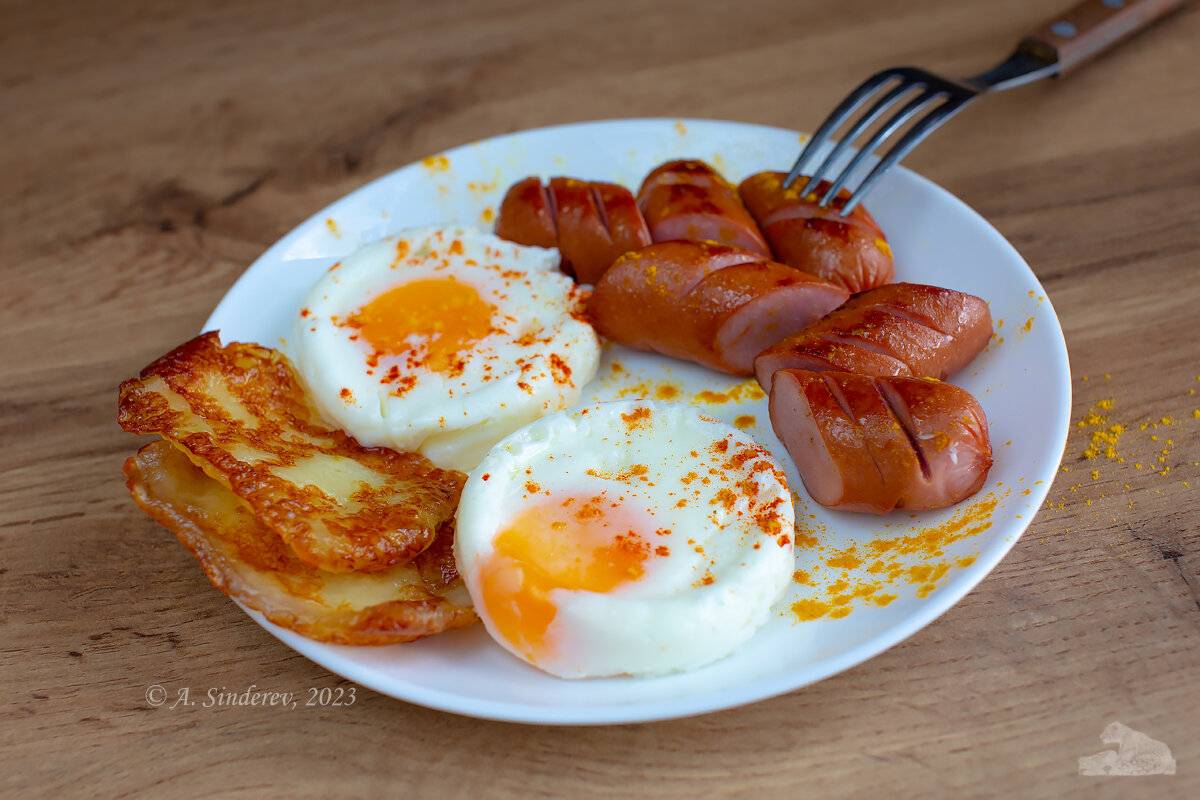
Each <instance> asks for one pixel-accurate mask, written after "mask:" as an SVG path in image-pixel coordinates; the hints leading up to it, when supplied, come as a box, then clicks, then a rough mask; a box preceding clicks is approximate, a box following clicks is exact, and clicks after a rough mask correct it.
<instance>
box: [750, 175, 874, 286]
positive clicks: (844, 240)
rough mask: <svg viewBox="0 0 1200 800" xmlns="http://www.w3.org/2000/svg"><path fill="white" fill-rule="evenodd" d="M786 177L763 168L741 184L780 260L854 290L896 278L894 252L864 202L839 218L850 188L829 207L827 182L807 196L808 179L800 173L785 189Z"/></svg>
mask: <svg viewBox="0 0 1200 800" xmlns="http://www.w3.org/2000/svg"><path fill="white" fill-rule="evenodd" d="M785 177H786V174H785V173H783V172H760V173H758V174H756V175H751V176H750V177H749V178H746V180H744V181H742V183H741V186H739V187H738V194H740V195H741V198H742V202H743V203H745V204H746V208H747V209H749V211H750V214H751V215H752V216H753V217H754V219H755V220H756V221H757V222H758V225H759V228H760V229H761V230H762V232H763V235H764V236H765V237H766V239H767V241H768V242H769V243H770V245H771V251H772V252H773V253H774V254H775V258H776V259H778V260H779V261H782V262H783V263H784V264H787V265H788V266H790V267H795V268H796V269H799V270H804V271H805V272H811V273H812V274H814V275H816V276H817V277H819V278H824V279H825V280H827V281H832V282H834V283H837V284H840V285H842V286H845V287H846V288H847V289H848V290H850V291H851V292H861V291H864V290H866V289H870V288H872V287H875V286H881V285H883V284H885V283H890V282H891V281H892V278H893V276H894V275H895V265H894V264H893V262H892V250H891V248H890V247H889V246H888V243H887V237H886V236H884V235H883V231H882V230H880V228H879V225H878V224H877V223H876V222H875V219H874V218H873V217H872V216H871V215H870V213H869V212H868V211H867V210H866V209H865V208H863V207H862V205H858V206H855V207H854V210H853V211H851V212H850V214H849V215H847V216H846V217H841V216H839V214H840V213H841V210H842V207H843V206H844V205H845V204H846V201H847V200H849V199H850V192H848V191H846V190H845V189H842V190H841V191H839V192H838V195H837V197H836V198H834V200H833V202H831V203H830V204H829V207H828V208H821V207H820V206H819V205H818V204H817V198H819V197H821V196H822V195H824V193H825V192H826V190H828V189H829V186H830V184H829V182H828V181H821V183H820V184H819V185H818V187H817V190H816V192H814V193H812V194H809V195H808V196H807V197H803V196H801V194H800V192H801V191H802V190H803V189H804V187H805V185H806V184H807V183H808V178H806V177H804V176H800V177H799V178H798V179H797V180H796V182H795V183H793V184H792V185H791V186H790V187H788V188H787V189H784V188H783V179H784V178H785Z"/></svg>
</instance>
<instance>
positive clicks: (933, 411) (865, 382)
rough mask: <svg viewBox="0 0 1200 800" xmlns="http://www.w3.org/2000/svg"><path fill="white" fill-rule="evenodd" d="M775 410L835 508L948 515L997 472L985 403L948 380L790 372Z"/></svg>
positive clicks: (799, 462) (775, 421)
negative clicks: (943, 511)
mask: <svg viewBox="0 0 1200 800" xmlns="http://www.w3.org/2000/svg"><path fill="white" fill-rule="evenodd" d="M769 409H770V415H771V426H772V427H773V428H774V429H775V433H776V435H777V436H778V437H779V439H780V441H782V442H783V444H784V446H785V447H786V448H787V451H788V453H789V454H790V455H791V457H792V460H793V461H794V462H795V464H796V469H797V470H798V471H799V472H800V478H801V479H802V480H803V481H804V486H805V488H806V489H808V493H809V494H810V495H811V496H812V498H813V499H814V500H816V501H817V502H818V503H820V504H821V505H823V506H826V507H828V508H835V509H838V510H841V511H860V512H867V513H872V514H886V513H887V512H889V511H891V510H893V509H897V508H904V509H909V510H925V509H931V508H944V507H945V506H951V505H954V504H955V503H958V502H960V501H962V500H964V499H966V498H967V497H970V496H971V495H973V494H975V492H977V491H979V489H980V487H982V486H983V482H984V480H985V479H986V478H987V473H988V470H989V469H991V466H992V445H991V440H990V439H989V438H988V427H987V418H986V417H985V416H984V413H983V409H982V408H981V407H980V406H979V402H978V401H977V400H976V399H975V398H974V397H972V396H971V395H970V394H969V393H968V392H966V391H965V390H963V389H960V388H958V387H957V386H953V385H951V384H948V383H942V382H941V381H936V380H931V379H926V378H899V377H872V376H869V375H855V374H852V373H848V372H809V371H805V370H781V371H779V372H777V373H776V374H775V380H774V382H773V384H772V386H771V397H770V405H769Z"/></svg>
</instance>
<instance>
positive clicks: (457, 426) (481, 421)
mask: <svg viewBox="0 0 1200 800" xmlns="http://www.w3.org/2000/svg"><path fill="white" fill-rule="evenodd" d="M558 261H559V257H558V254H557V252H556V251H554V250H546V249H543V248H540V247H524V246H521V245H516V244H513V243H511V242H507V241H504V240H502V239H499V238H497V237H495V236H492V235H491V234H487V233H484V232H482V231H477V230H473V229H470V228H421V229H414V230H411V231H407V232H405V233H403V234H401V235H398V236H394V237H390V238H387V239H383V240H381V241H379V242H375V243H373V244H370V245H367V246H366V247H364V248H362V249H361V250H359V251H358V252H356V253H354V254H353V255H351V256H350V257H348V258H347V259H346V260H345V261H343V262H342V263H340V264H338V265H336V266H335V267H334V268H332V269H331V270H330V271H329V272H328V273H326V274H325V275H324V276H323V277H322V278H321V280H319V281H318V282H317V283H316V285H315V286H313V288H312V290H311V292H310V293H309V295H308V297H307V298H306V299H305V302H304V303H303V305H302V307H301V309H300V312H299V314H298V316H297V318H296V323H295V328H294V341H295V351H296V353H295V354H296V362H297V367H298V369H299V372H300V375H301V379H302V380H303V382H304V384H305V387H306V388H307V390H308V391H309V393H310V396H311V397H312V399H313V402H314V404H315V405H316V406H317V408H318V409H319V410H320V411H321V413H322V414H323V415H324V416H326V417H327V418H328V419H329V420H330V421H332V422H334V423H336V424H337V425H339V426H341V427H343V428H344V429H345V430H346V431H347V432H348V433H350V434H351V435H352V436H354V437H355V438H356V439H358V440H359V441H360V442H361V443H363V444H366V445H376V446H385V447H392V448H395V449H398V450H406V451H417V452H420V453H422V454H423V455H425V456H426V457H427V458H429V459H430V460H431V461H433V462H434V463H435V464H437V465H438V466H439V467H442V468H446V469H459V470H463V471H469V470H471V469H472V468H474V466H475V465H476V464H477V463H478V462H479V460H480V459H481V458H482V457H483V455H484V454H485V453H486V452H487V450H488V448H490V447H491V446H492V445H493V444H494V443H495V442H497V441H499V440H500V439H502V438H503V437H504V436H506V435H508V434H509V433H511V432H512V431H514V430H516V429H518V428H520V427H521V426H523V425H526V424H528V423H530V422H532V421H534V420H536V419H538V418H539V417H541V416H543V415H545V414H548V413H550V412H553V411H556V410H558V409H560V408H564V407H566V406H569V405H571V404H573V403H575V402H576V401H577V400H578V399H579V395H580V391H581V390H582V388H583V386H584V384H586V383H587V382H588V381H589V380H591V378H592V376H593V375H594V374H595V372H596V366H597V364H598V361H599V353H600V343H599V340H598V338H597V336H596V333H595V331H593V330H592V328H591V326H590V325H588V324H587V323H586V322H584V321H583V320H582V318H581V312H582V309H583V306H584V305H585V304H586V296H585V295H584V294H583V293H582V292H581V291H580V290H579V289H578V288H576V287H575V285H574V284H573V283H572V281H571V280H570V279H569V278H567V277H566V276H565V275H563V274H562V273H561V272H559V270H558Z"/></svg>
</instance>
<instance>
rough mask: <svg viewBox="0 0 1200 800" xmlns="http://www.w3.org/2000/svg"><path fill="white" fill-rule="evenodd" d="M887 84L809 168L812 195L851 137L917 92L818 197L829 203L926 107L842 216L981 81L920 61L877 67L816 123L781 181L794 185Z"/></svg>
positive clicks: (977, 90) (960, 106) (973, 93)
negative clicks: (947, 74) (956, 77)
mask: <svg viewBox="0 0 1200 800" xmlns="http://www.w3.org/2000/svg"><path fill="white" fill-rule="evenodd" d="M884 87H889V88H887V90H886V91H885V92H883V94H882V96H881V97H880V98H879V99H878V100H877V101H876V102H875V104H874V105H872V106H871V107H870V108H869V109H868V110H867V111H866V112H865V113H863V114H862V116H860V117H859V118H858V120H857V121H856V122H855V123H854V124H853V125H852V126H851V127H850V128H849V130H847V131H846V133H845V135H844V136H842V137H841V141H839V142H838V143H837V146H836V147H834V148H833V150H832V151H831V152H830V153H829V155H828V156H827V157H826V158H825V160H824V161H822V162H821V165H820V166H819V167H817V169H815V170H814V171H813V172H812V173H811V174H810V177H809V181H808V184H807V185H806V186H805V187H804V191H803V192H802V194H804V195H808V194H809V193H810V192H813V191H815V190H816V188H817V187H818V185H820V183H821V180H822V178H823V177H824V176H826V175H827V174H828V173H829V171H830V170H831V168H832V167H833V165H834V164H836V163H837V162H838V159H839V158H841V157H842V155H843V154H844V153H845V152H846V149H847V148H848V147H849V146H850V145H851V143H852V142H854V140H855V139H857V138H858V137H859V136H861V135H862V134H863V132H864V131H866V130H867V129H868V128H870V127H871V126H872V125H874V124H875V123H876V122H877V121H878V120H879V119H880V118H881V117H882V116H883V115H884V114H885V113H886V112H887V111H888V110H889V109H890V108H892V107H893V106H895V105H896V103H897V102H898V101H899V100H900V99H901V98H903V97H904V96H905V95H910V94H911V95H913V96H912V97H911V99H909V101H908V102H907V103H905V104H904V106H903V107H901V108H900V110H899V111H897V112H896V113H895V114H893V115H892V117H891V119H889V120H887V122H885V123H883V124H882V125H880V126H879V128H878V129H877V130H876V131H875V134H874V135H873V136H872V137H871V138H870V139H869V140H868V141H867V142H866V144H864V145H863V146H862V147H861V148H860V149H859V151H858V153H857V154H855V156H854V158H853V159H852V160H851V161H850V163H849V164H848V165H847V166H846V168H845V169H843V170H842V172H841V174H840V175H838V176H837V177H836V178H835V179H833V180H832V182H831V184H830V186H829V189H828V190H827V191H826V192H825V194H824V196H822V197H821V199H820V205H821V207H823V208H824V207H826V206H828V205H829V204H830V203H831V202H832V201H833V199H834V198H835V197H837V195H838V192H839V191H840V190H841V188H842V187H843V186H844V185H845V184H846V181H847V180H849V179H850V176H851V175H852V174H853V173H854V171H855V170H856V169H858V167H859V166H860V165H861V164H862V163H863V161H865V160H866V159H867V158H868V157H870V155H871V154H872V153H873V152H874V151H875V149H876V148H877V147H879V145H880V144H882V143H883V142H884V141H885V140H886V139H887V138H888V137H889V136H891V135H892V134H893V133H895V132H896V131H897V130H898V129H899V128H901V127H903V126H904V124H905V123H907V122H908V121H909V120H911V119H912V118H913V117H914V116H916V115H917V114H918V113H920V112H921V111H926V114H925V116H924V117H922V118H921V119H920V120H918V121H917V122H916V123H914V124H913V126H912V127H911V128H909V130H908V131H907V132H906V133H905V134H904V136H902V137H900V139H899V140H898V141H897V142H896V143H895V144H894V145H893V146H892V148H891V150H889V151H888V153H887V154H886V155H885V156H883V158H881V159H880V161H879V163H878V164H877V165H876V166H875V168H874V169H873V170H871V172H870V174H868V175H867V178H866V180H864V181H863V182H862V183H861V184H860V185H859V186H858V188H857V189H856V190H855V191H854V194H852V195H851V196H850V198H849V199H848V200H847V201H846V204H845V206H843V208H842V209H841V211H842V215H843V216H844V215H846V214H849V213H850V212H851V211H852V210H853V209H854V207H855V206H856V205H858V203H859V202H860V201H861V200H862V197H863V195H865V194H866V193H867V191H869V190H870V188H871V186H872V185H873V184H874V183H875V181H877V180H878V179H879V177H880V176H881V175H882V174H883V173H884V171H886V170H887V169H888V168H889V167H891V166H892V165H893V164H895V163H896V162H897V161H899V160H900V159H902V158H904V156H905V155H907V154H908V152H909V151H910V150H912V149H913V148H914V147H916V146H917V145H918V144H919V143H920V142H921V140H922V139H924V138H925V137H926V136H928V135H929V134H930V133H932V132H933V131H934V130H935V129H936V128H937V127H938V126H939V125H941V124H942V123H943V122H945V121H946V120H948V119H950V117H952V116H954V115H955V114H957V113H958V112H959V111H961V110H962V109H963V108H964V107H965V106H966V105H967V103H969V102H970V101H971V100H973V99H975V98H976V97H977V96H978V95H979V94H980V93H981V92H982V91H983V89H982V88H981V87H975V86H972V85H970V84H968V83H966V82H961V83H960V82H958V81H951V80H948V79H946V78H943V77H941V76H938V75H934V74H933V73H931V72H926V71H925V70H923V69H918V68H916V67H896V68H893V69H885V70H883V71H882V72H879V73H876V74H875V75H872V76H871V77H870V78H868V79H867V80H866V81H864V82H863V83H862V84H861V85H860V86H859V87H858V88H857V89H855V90H854V91H853V92H851V93H850V94H849V95H848V96H847V97H846V99H845V100H843V101H842V102H841V104H840V105H838V107H837V108H836V109H834V111H833V113H832V114H830V115H829V117H828V118H827V119H826V120H825V121H824V122H823V123H821V127H820V128H818V129H817V132H816V133H815V134H814V135H813V137H812V139H810V140H809V141H808V143H807V144H806V145H805V147H804V150H803V152H801V153H800V158H799V159H797V161H796V164H795V166H793V167H792V171H791V172H790V173H788V176H787V178H786V179H785V180H784V183H783V185H784V187H785V188H786V187H788V186H790V185H791V184H792V182H793V181H795V180H796V178H797V177H799V176H800V175H801V174H804V170H805V168H806V167H807V166H808V165H809V163H810V162H811V161H812V160H813V157H814V156H816V155H817V154H818V153H819V152H820V151H821V149H822V148H823V147H824V145H825V143H826V142H827V141H828V140H829V138H830V136H831V134H833V132H834V131H836V130H837V129H838V128H839V127H841V125H842V124H843V123H845V122H846V121H847V120H849V119H850V117H851V115H853V114H854V112H855V111H857V110H858V109H859V108H860V107H861V106H862V105H863V104H864V103H866V102H867V101H868V100H869V99H871V97H873V96H875V95H877V94H878V93H879V90H880V89H883V88H884ZM914 92H915V94H914Z"/></svg>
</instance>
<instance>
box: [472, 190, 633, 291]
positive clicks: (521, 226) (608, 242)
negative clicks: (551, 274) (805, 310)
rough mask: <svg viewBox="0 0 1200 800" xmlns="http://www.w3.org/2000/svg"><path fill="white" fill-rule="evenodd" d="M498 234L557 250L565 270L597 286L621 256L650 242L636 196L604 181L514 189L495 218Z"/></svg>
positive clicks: (584, 281) (579, 279) (518, 242)
mask: <svg viewBox="0 0 1200 800" xmlns="http://www.w3.org/2000/svg"><path fill="white" fill-rule="evenodd" d="M495 232H496V235H497V236H499V237H500V238H502V239H507V240H509V241H510V242H516V243H517V244H526V245H537V246H538V247H557V248H558V249H559V252H560V253H561V254H562V271H563V272H565V273H567V274H568V275H571V276H573V277H574V278H575V280H576V281H578V282H579V283H595V282H596V281H597V280H599V279H600V276H601V275H603V274H604V271H605V270H606V269H608V267H609V266H610V265H611V264H612V262H613V261H614V260H615V259H616V258H617V256H619V255H621V254H622V253H626V252H628V251H630V250H636V249H638V248H639V247H645V246H646V245H648V244H650V231H649V229H648V228H647V227H646V223H645V220H643V219H642V216H641V213H640V212H639V211H638V208H637V201H636V200H634V197H633V193H632V192H630V191H629V190H628V189H626V188H625V187H623V186H618V185H617V184H615V183H604V182H602V181H580V180H576V179H574V178H551V179H550V181H549V183H548V184H546V185H542V182H541V180H539V179H538V178H535V177H530V178H525V179H524V180H521V181H518V182H517V183H515V184H513V185H512V187H511V188H509V190H508V193H507V194H505V196H504V200H503V201H502V202H501V203H500V213H499V215H498V216H497V217H496V226H495Z"/></svg>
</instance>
